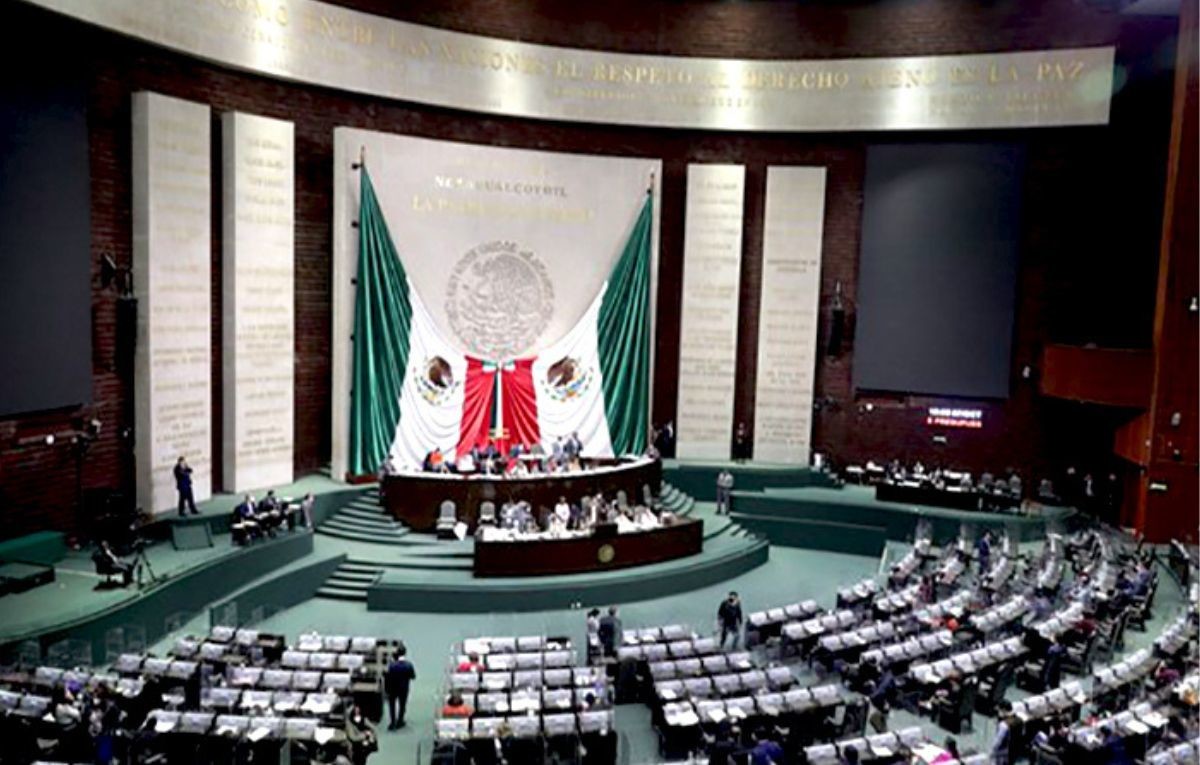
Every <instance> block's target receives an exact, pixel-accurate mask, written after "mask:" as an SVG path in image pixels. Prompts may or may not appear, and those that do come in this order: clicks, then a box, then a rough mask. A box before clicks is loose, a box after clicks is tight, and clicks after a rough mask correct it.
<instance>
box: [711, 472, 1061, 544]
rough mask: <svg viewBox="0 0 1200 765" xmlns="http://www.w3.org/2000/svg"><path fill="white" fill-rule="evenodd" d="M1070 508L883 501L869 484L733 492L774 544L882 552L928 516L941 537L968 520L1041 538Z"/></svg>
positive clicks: (740, 513)
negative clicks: (985, 508)
mask: <svg viewBox="0 0 1200 765" xmlns="http://www.w3.org/2000/svg"><path fill="white" fill-rule="evenodd" d="M1074 515H1075V511H1074V510H1073V509H1071V508H1062V507H1048V508H1045V510H1044V511H1043V512H1042V513H1041V514H1039V515H1012V514H1007V513H986V512H978V511H969V510H951V509H947V508H942V507H928V506H921V505H905V504H900V503H894V502H881V501H879V500H877V499H876V498H875V492H874V490H873V489H872V488H870V487H863V486H843V487H840V488H820V487H813V486H809V487H803V488H768V489H766V490H765V491H762V492H749V491H737V490H735V491H734V493H733V518H734V519H735V520H736V521H737V522H738V523H739V524H741V525H743V526H745V527H746V528H747V529H750V530H752V531H755V532H758V533H760V534H763V535H764V536H766V537H767V538H768V539H770V540H771V543H772V544H783V545H790V546H795V547H809V548H814V549H821V550H830V551H834V552H849V553H856V554H860V555H878V554H879V553H880V551H881V550H882V549H883V545H884V543H886V542H887V540H889V539H891V540H903V539H908V538H910V537H911V536H912V534H913V531H914V529H915V528H916V525H917V523H918V522H919V521H921V520H925V521H928V522H929V524H930V525H931V526H932V532H933V536H934V538H935V539H936V540H939V541H944V540H947V539H951V538H953V537H955V536H957V535H958V532H959V529H960V528H961V526H962V525H963V524H971V525H973V526H975V527H976V528H977V529H980V530H982V529H985V528H990V529H994V530H996V531H1007V532H1009V534H1011V535H1012V536H1014V538H1016V539H1018V540H1030V539H1037V538H1040V537H1041V536H1043V535H1044V534H1045V532H1046V527H1047V525H1048V524H1053V525H1061V524H1064V523H1066V522H1067V521H1069V519H1070V518H1071V517H1072V516H1074Z"/></svg>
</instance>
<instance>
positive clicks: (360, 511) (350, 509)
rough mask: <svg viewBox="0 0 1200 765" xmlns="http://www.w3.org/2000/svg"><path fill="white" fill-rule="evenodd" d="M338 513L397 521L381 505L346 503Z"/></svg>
mask: <svg viewBox="0 0 1200 765" xmlns="http://www.w3.org/2000/svg"><path fill="white" fill-rule="evenodd" d="M337 515H353V516H355V517H357V518H378V519H380V520H384V521H392V522H393V523H394V522H395V520H396V519H395V518H393V517H392V516H390V515H388V514H387V513H385V512H384V511H383V508H381V507H354V506H353V505H346V506H345V507H343V508H342V509H341V510H338V511H337Z"/></svg>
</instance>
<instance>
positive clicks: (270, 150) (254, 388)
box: [221, 112, 295, 492]
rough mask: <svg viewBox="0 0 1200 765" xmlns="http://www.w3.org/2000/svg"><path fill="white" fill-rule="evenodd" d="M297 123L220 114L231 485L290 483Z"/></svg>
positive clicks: (226, 473) (226, 466)
mask: <svg viewBox="0 0 1200 765" xmlns="http://www.w3.org/2000/svg"><path fill="white" fill-rule="evenodd" d="M293 133H294V131H293V126H292V123H291V122H286V121H283V120H276V119H270V118H267V117H260V116H256V115H251V114H242V113H238V112H228V113H226V114H224V115H222V117H221V147H222V178H223V189H222V199H223V219H224V227H223V230H222V237H223V239H222V249H223V254H222V258H223V259H222V267H221V279H222V296H223V297H222V301H221V312H222V322H221V330H222V340H221V356H222V369H223V378H224V379H223V381H222V392H223V396H222V403H223V412H222V417H223V428H222V451H221V457H222V465H223V470H222V477H223V482H224V488H225V489H226V490H227V491H236V492H241V491H246V490H250V489H259V488H264V487H268V486H276V485H279V484H285V483H291V481H292V451H293V434H294V428H295V425H294V417H293V399H294V393H293V389H294V384H293V376H294V368H293V359H294V355H295V352H294V345H295V339H294V333H295V311H294V302H295V295H294V277H295V274H294V253H293V247H294V236H295V233H294V229H295V222H294V215H295V213H294V208H295V205H294V195H295V180H294V179H295V153H294V138H293Z"/></svg>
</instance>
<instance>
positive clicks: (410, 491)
mask: <svg viewBox="0 0 1200 765" xmlns="http://www.w3.org/2000/svg"><path fill="white" fill-rule="evenodd" d="M661 485H662V462H661V461H659V460H651V459H646V458H640V459H633V460H617V459H610V460H603V461H601V460H596V461H594V462H592V464H591V466H590V467H589V468H588V469H587V470H582V471H580V472H578V473H556V474H554V475H531V476H524V477H521V478H504V477H500V476H483V475H469V476H467V475H455V474H451V473H397V474H395V475H388V476H384V478H383V481H382V482H381V483H380V485H379V501H380V503H381V504H382V505H383V506H384V508H386V509H387V511H388V513H390V514H391V516H392V517H393V518H395V519H396V520H398V521H401V522H403V523H404V524H405V525H407V526H408V527H409V528H410V529H412V530H413V531H435V530H436V529H437V519H438V514H439V512H440V509H441V506H442V502H444V501H445V500H447V499H448V500H450V501H452V502H453V503H454V506H455V508H456V510H457V513H458V519H459V520H460V521H463V522H465V523H466V524H467V525H468V526H469V527H470V530H471V531H474V530H475V526H476V524H477V523H478V522H479V506H480V505H481V504H483V503H484V502H492V503H494V504H495V505H496V511H497V512H499V511H500V506H501V505H503V504H504V503H505V502H509V501H512V502H520V501H525V502H528V503H529V504H530V505H532V506H533V509H534V512H535V514H538V515H540V513H541V512H542V511H544V510H545V511H548V510H550V509H551V508H553V507H554V505H555V504H557V503H558V498H559V497H566V498H567V500H568V501H569V502H578V501H579V500H580V499H582V498H583V497H591V496H594V495H595V494H603V495H604V496H605V497H607V498H608V499H615V498H616V496H617V492H618V491H623V492H625V496H626V497H627V498H628V499H629V501H630V502H638V501H640V500H641V499H642V493H643V491H644V489H643V487H649V488H650V490H651V491H653V492H654V493H656V494H657V493H658V488H659V486H661Z"/></svg>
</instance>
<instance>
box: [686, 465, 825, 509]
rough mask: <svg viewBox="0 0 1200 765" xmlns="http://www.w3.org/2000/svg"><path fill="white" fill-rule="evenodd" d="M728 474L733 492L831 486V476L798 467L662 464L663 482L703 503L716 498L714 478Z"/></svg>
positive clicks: (715, 480)
mask: <svg viewBox="0 0 1200 765" xmlns="http://www.w3.org/2000/svg"><path fill="white" fill-rule="evenodd" d="M722 470H729V471H730V472H731V473H733V476H734V487H733V488H734V489H735V490H737V491H765V490H766V489H772V488H804V487H807V486H823V487H830V486H835V485H836V483H837V482H836V481H835V480H834V478H833V476H831V475H829V474H828V473H825V472H823V471H819V470H813V469H812V468H808V467H803V466H799V465H780V464H774V463H767V462H732V461H728V460H726V461H720V460H663V480H664V481H669V482H670V483H671V484H672V485H674V486H676V487H678V488H679V490H680V491H682V492H685V493H687V494H690V495H692V496H693V497H695V498H696V499H699V500H702V501H704V502H711V501H713V500H715V499H716V498H717V475H718V474H720V472H721V471H722Z"/></svg>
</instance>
